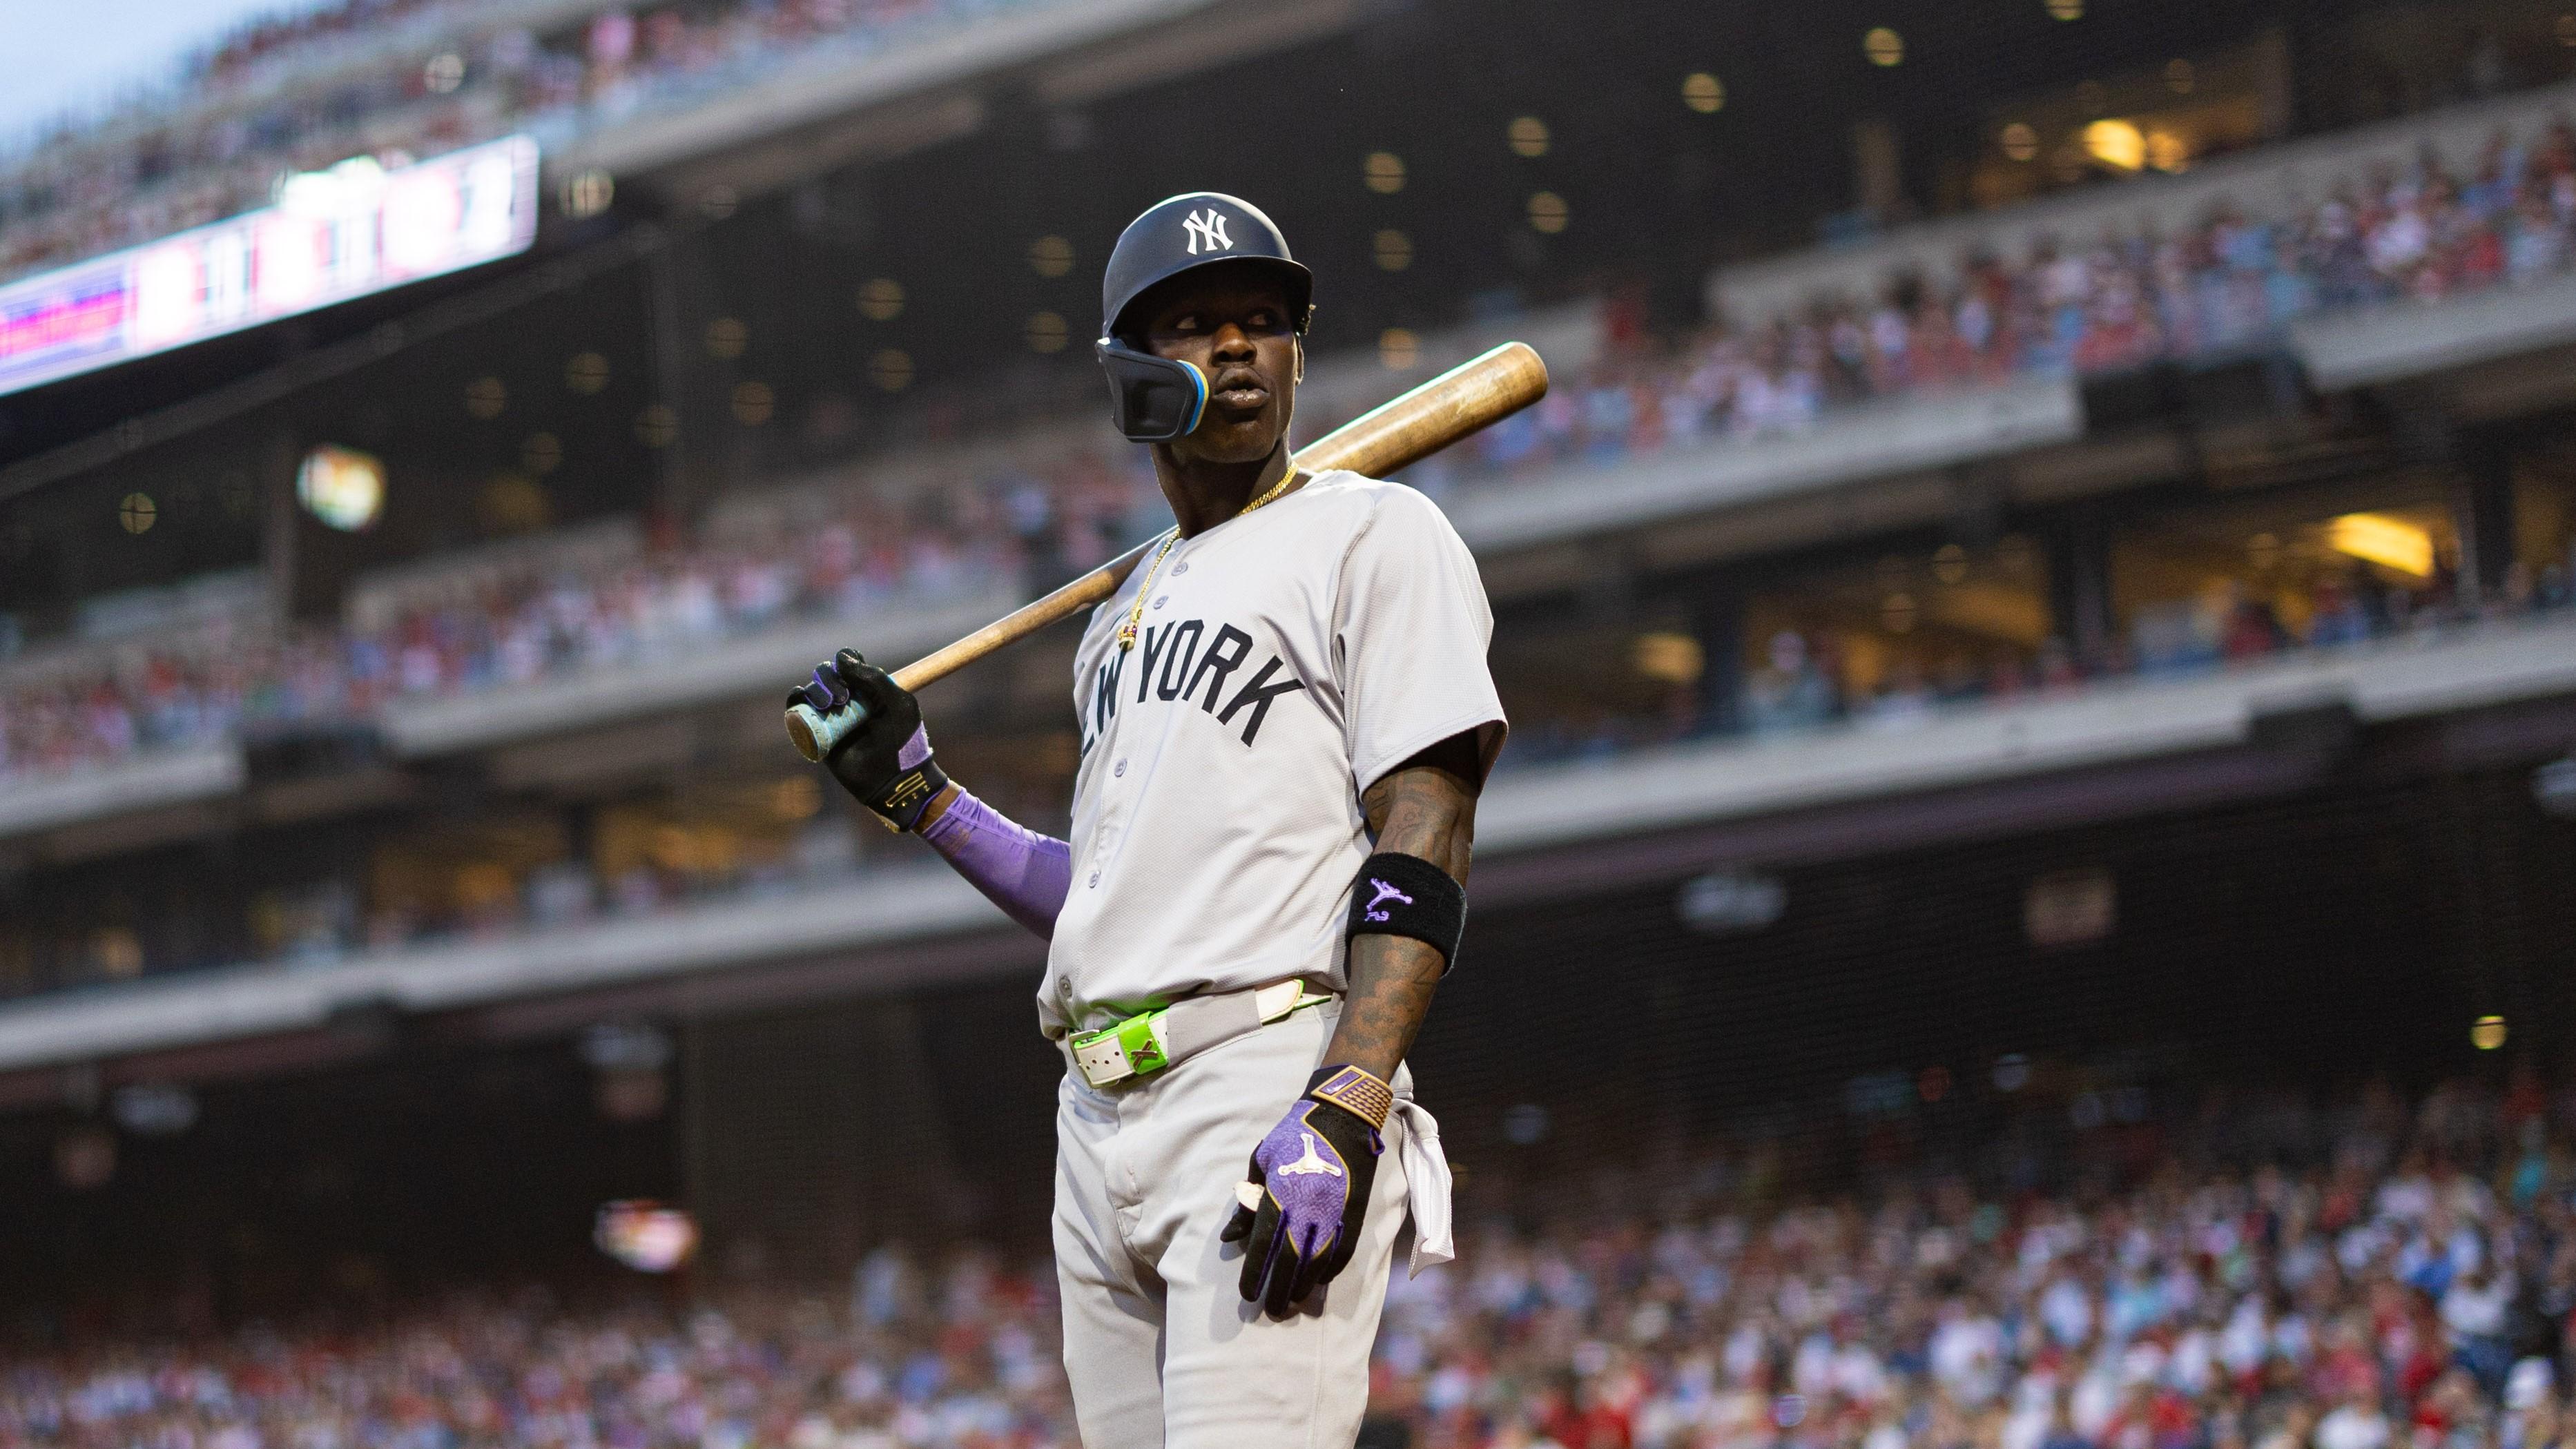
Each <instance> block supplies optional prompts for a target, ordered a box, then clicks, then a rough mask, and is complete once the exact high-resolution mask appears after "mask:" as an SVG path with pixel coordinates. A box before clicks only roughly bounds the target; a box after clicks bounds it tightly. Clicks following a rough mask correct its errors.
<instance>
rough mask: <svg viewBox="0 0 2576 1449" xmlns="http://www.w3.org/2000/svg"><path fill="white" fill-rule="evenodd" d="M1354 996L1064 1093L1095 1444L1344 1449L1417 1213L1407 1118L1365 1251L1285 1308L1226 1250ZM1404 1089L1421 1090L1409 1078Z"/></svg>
mask: <svg viewBox="0 0 2576 1449" xmlns="http://www.w3.org/2000/svg"><path fill="white" fill-rule="evenodd" d="M1339 1014H1340V1004H1339V1003H1338V1002H1336V1003H1333V1004H1331V1005H1326V1006H1319V1007H1313V1008H1310V1009H1308V1010H1305V1011H1300V1012H1298V1013H1296V1014H1295V1015H1293V1016H1290V1017H1288V1018H1286V1019H1285V1020H1281V1021H1276V1022H1273V1023H1271V1024H1270V1025H1268V1026H1265V1027H1263V1028H1261V1029H1260V1030H1258V1031H1255V1032H1253V1033H1251V1034H1250V1035H1248V1036H1241V1037H1237V1038H1235V1039H1234V1040H1233V1041H1230V1042H1227V1043H1225V1044H1223V1045H1222V1046H1217V1047H1212V1048H1210V1049H1208V1050H1207V1051H1204V1052H1201V1053H1200V1054H1198V1055H1197V1056H1194V1057H1191V1058H1190V1059H1189V1060H1187V1061H1184V1062H1182V1063H1181V1064H1180V1065H1178V1066H1176V1067H1171V1068H1169V1069H1167V1070H1165V1071H1163V1072H1161V1073H1158V1074H1156V1075H1154V1076H1151V1077H1147V1078H1145V1079H1144V1080H1143V1081H1141V1082H1135V1083H1120V1084H1117V1085H1115V1086H1111V1087H1108V1088H1097V1087H1093V1086H1091V1085H1090V1084H1089V1083H1087V1082H1085V1081H1083V1080H1082V1078H1081V1076H1080V1074H1078V1073H1075V1072H1072V1071H1068V1072H1066V1074H1065V1079H1064V1085H1063V1087H1062V1088H1061V1089H1060V1090H1059V1091H1058V1093H1057V1107H1056V1173H1055V1262H1056V1282H1057V1286H1058V1287H1059V1288H1060V1289H1061V1291H1062V1296H1063V1299H1064V1367H1065V1373H1066V1375H1067V1377H1068V1378H1069V1379H1070V1380H1071V1382H1072V1385H1073V1407H1074V1418H1075V1420H1076V1421H1077V1423H1078V1424H1079V1425H1080V1427H1081V1430H1082V1442H1083V1443H1084V1445H1086V1446H1088V1449H1347V1446H1348V1445H1349V1444H1350V1443H1351V1441H1352V1439H1354V1438H1355V1437H1357V1435H1358V1433H1359V1424H1360V1414H1361V1411H1362V1410H1363V1409H1365V1408H1366V1407H1367V1405H1368V1361H1369V1351H1370V1349H1371V1347H1372V1346H1373V1345H1374V1344H1375V1343H1376V1341H1377V1323H1378V1314H1379V1313H1380V1311H1381V1310H1383V1309H1384V1308H1385V1306H1386V1278H1387V1271H1388V1268H1389V1265H1390V1264H1391V1262H1392V1261H1393V1258H1394V1253H1395V1239H1396V1233H1397V1231H1398V1230H1399V1229H1400V1228H1401V1227H1402V1226H1403V1223H1404V1217H1405V1199H1406V1183H1405V1173H1404V1168H1403V1166H1402V1164H1401V1163H1400V1161H1399V1160H1398V1151H1399V1147H1400V1145H1401V1141H1402V1133H1403V1132H1404V1130H1405V1129H1404V1123H1403V1119H1402V1116H1401V1114H1398V1115H1396V1116H1390V1117H1389V1118H1388V1119H1387V1124H1386V1131H1385V1137H1386V1151H1385V1153H1384V1154H1383V1155H1382V1156H1380V1157H1379V1158H1378V1163H1377V1182H1376V1184H1375V1186H1374V1188H1373V1189H1372V1190H1371V1193H1370V1196H1369V1210H1368V1216H1367V1219H1366V1221H1365V1222H1364V1223H1363V1224H1362V1226H1361V1235H1360V1245H1359V1250H1358V1252H1356V1253H1355V1254H1353V1255H1352V1258H1351V1261H1350V1263H1349V1264H1348V1265H1347V1266H1345V1267H1344V1268H1343V1269H1342V1272H1341V1276H1339V1277H1337V1278H1335V1279H1334V1280H1333V1281H1332V1282H1331V1283H1330V1284H1329V1285H1327V1286H1326V1287H1325V1288H1324V1289H1323V1290H1322V1291H1321V1292H1319V1293H1317V1294H1315V1295H1314V1296H1313V1297H1311V1298H1310V1299H1309V1300H1308V1301H1307V1303H1306V1304H1305V1305H1304V1306H1303V1309H1302V1311H1300V1312H1298V1313H1296V1314H1293V1315H1291V1316H1290V1317H1289V1318H1288V1319H1286V1320H1285V1321H1275V1320H1272V1319H1270V1318H1267V1317H1264V1316H1263V1315H1262V1314H1261V1312H1260V1310H1259V1308H1258V1307H1257V1306H1256V1305H1254V1304H1250V1303H1246V1302H1244V1301H1243V1294H1242V1291H1241V1288H1240V1284H1241V1281H1242V1273H1243V1249H1242V1247H1241V1245H1239V1244H1234V1243H1220V1242H1218V1241H1217V1232H1218V1230H1219V1229H1221V1228H1223V1227H1224V1226H1225V1222H1226V1219H1227V1218H1228V1217H1230V1216H1232V1214H1233V1212H1234V1206H1235V1195H1234V1189H1235V1184H1237V1183H1239V1182H1242V1181H1243V1180H1244V1173H1245V1168H1246V1165H1247V1164H1248V1162H1249V1161H1250V1159H1251V1156H1252V1149H1253V1146H1254V1144H1256V1143H1258V1142H1259V1141H1260V1140H1261V1137H1262V1134H1264V1133H1266V1132H1268V1131H1269V1130H1270V1129H1271V1128H1272V1127H1273V1126H1275V1125H1276V1124H1277V1123H1278V1121H1279V1114H1281V1113H1282V1112H1285V1111H1287V1110H1288V1108H1289V1106H1290V1104H1292V1103H1294V1102H1295V1101H1296V1100H1297V1096H1298V1094H1299V1093H1300V1092H1303V1091H1304V1090H1305V1087H1306V1079H1307V1077H1308V1076H1310V1075H1311V1074H1312V1073H1313V1072H1314V1069H1315V1068H1316V1066H1317V1065H1318V1064H1320V1063H1321V1061H1322V1060H1323V1053H1324V1046H1325V1043H1326V1042H1327V1041H1328V1040H1329V1039H1330V1038H1331V1036H1332V1030H1333V1023H1334V1022H1335V1021H1336V1020H1337V1019H1338V1017H1339ZM1395 1085H1396V1090H1397V1091H1398V1092H1399V1093H1402V1094H1405V1095H1408V1096H1409V1095H1410V1094H1411V1091H1412V1082H1411V1078H1410V1077H1409V1075H1408V1074H1406V1073H1404V1072H1402V1071H1399V1072H1398V1074H1397V1077H1396V1082H1395Z"/></svg>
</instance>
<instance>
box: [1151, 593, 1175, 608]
mask: <svg viewBox="0 0 2576 1449" xmlns="http://www.w3.org/2000/svg"><path fill="white" fill-rule="evenodd" d="M1171 597H1172V596H1171V595H1169V594H1165V595H1163V596H1162V597H1161V598H1159V599H1156V600H1155V601H1154V607H1155V608H1157V609H1159V608H1161V607H1163V605H1164V604H1166V603H1168V602H1170V601H1171Z"/></svg>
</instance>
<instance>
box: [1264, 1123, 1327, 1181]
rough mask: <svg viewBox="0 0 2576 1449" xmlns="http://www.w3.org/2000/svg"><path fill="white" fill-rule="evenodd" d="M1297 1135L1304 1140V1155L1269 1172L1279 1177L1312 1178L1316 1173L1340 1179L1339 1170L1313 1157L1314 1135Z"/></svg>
mask: <svg viewBox="0 0 2576 1449" xmlns="http://www.w3.org/2000/svg"><path fill="white" fill-rule="evenodd" d="M1297 1135H1298V1136H1300V1137H1302V1138H1304V1139H1306V1155H1305V1156H1303V1157H1300V1158H1298V1159H1297V1160H1296V1161H1294V1162H1283V1163H1281V1164H1280V1165H1278V1166H1277V1167H1274V1168H1272V1169H1270V1170H1271V1171H1273V1172H1275V1173H1278V1174H1279V1175H1280V1176H1281V1177H1313V1176H1314V1175H1315V1174H1317V1173H1330V1174H1332V1175H1333V1176H1335V1177H1340V1176H1341V1175H1342V1170H1341V1169H1340V1168H1338V1167H1335V1166H1334V1165H1333V1164H1331V1163H1329V1162H1326V1161H1325V1160H1324V1159H1323V1158H1321V1157H1318V1156H1316V1155H1315V1134H1314V1133H1312V1132H1300V1133H1298V1134H1297Z"/></svg>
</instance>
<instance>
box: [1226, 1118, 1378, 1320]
mask: <svg viewBox="0 0 2576 1449" xmlns="http://www.w3.org/2000/svg"><path fill="white" fill-rule="evenodd" d="M1344 1070H1345V1069H1343V1068H1340V1067H1324V1068H1321V1069H1319V1070H1318V1071H1317V1072H1316V1073H1315V1077H1314V1081H1313V1082H1312V1083H1309V1084H1308V1090H1309V1091H1312V1090H1313V1089H1314V1087H1315V1086H1317V1085H1320V1084H1322V1083H1324V1082H1325V1081H1326V1080H1327V1079H1328V1078H1331V1077H1333V1076H1334V1075H1335V1074H1336V1073H1340V1072H1343V1071H1344ZM1385 1150H1386V1144H1385V1141H1384V1139H1382V1138H1381V1137H1380V1136H1379V1135H1378V1130H1377V1128H1375V1127H1373V1126H1371V1125H1370V1124H1369V1122H1368V1119H1366V1118H1364V1117H1362V1116H1360V1115H1358V1114H1357V1113H1355V1112H1352V1111H1351V1110H1349V1109H1348V1108H1346V1107H1343V1106H1341V1105H1339V1104H1337V1103H1334V1102H1329V1101H1319V1100H1317V1099H1315V1098H1312V1097H1307V1098H1303V1099H1300V1100H1299V1101H1298V1103H1297V1105H1295V1106H1293V1107H1291V1108H1289V1109H1288V1115H1286V1116H1284V1117H1282V1118H1280V1119H1279V1125H1278V1126H1276V1127H1273V1128H1271V1129H1270V1134H1269V1135H1268V1136H1266V1137H1264V1138H1262V1139H1261V1145H1260V1146H1258V1147H1255V1148H1253V1149H1252V1168H1251V1172H1250V1175H1249V1177H1248V1178H1247V1179H1246V1181H1245V1188H1246V1195H1247V1196H1248V1195H1249V1194H1250V1191H1251V1190H1252V1189H1254V1188H1256V1187H1257V1188H1258V1189H1259V1192H1260V1198H1259V1204H1260V1205H1259V1207H1258V1209H1255V1208H1253V1207H1250V1206H1245V1205H1242V1204H1237V1206H1236V1207H1235V1210H1234V1216H1233V1218H1232V1219H1231V1220H1229V1221H1228V1222H1227V1223H1226V1225H1225V1230H1224V1231H1223V1232H1222V1233H1220V1234H1219V1235H1218V1236H1219V1238H1220V1239H1221V1240H1222V1241H1225V1242H1229V1243H1235V1242H1239V1243H1242V1244H1243V1282H1242V1289H1243V1298H1244V1301H1245V1302H1247V1303H1259V1304H1261V1305H1262V1307H1263V1308H1264V1309H1265V1310H1266V1311H1267V1312H1268V1313H1269V1314H1270V1316H1271V1317H1273V1318H1285V1317H1287V1316H1288V1314H1289V1313H1290V1312H1291V1311H1292V1310H1293V1309H1294V1308H1295V1307H1296V1305H1297V1304H1298V1303H1299V1302H1300V1301H1301V1300H1303V1299H1304V1298H1305V1297H1306V1295H1307V1294H1309V1293H1312V1292H1313V1291H1314V1290H1315V1289H1317V1288H1320V1287H1322V1286H1323V1285H1324V1284H1326V1283H1329V1282H1331V1281H1333V1277H1334V1275H1335V1274H1338V1273H1340V1272H1341V1271H1342V1268H1343V1266H1344V1265H1345V1264H1347V1263H1349V1262H1350V1260H1351V1254H1352V1253H1353V1251H1355V1250H1356V1249H1357V1248H1358V1246H1359V1237H1360V1220H1361V1219H1362V1218H1363V1217H1364V1216H1365V1215H1366V1214H1367V1212H1368V1200H1369V1188H1370V1187H1371V1185H1372V1184H1374V1183H1375V1182H1376V1181H1377V1159H1378V1154H1379V1153H1381V1152H1383V1151H1385Z"/></svg>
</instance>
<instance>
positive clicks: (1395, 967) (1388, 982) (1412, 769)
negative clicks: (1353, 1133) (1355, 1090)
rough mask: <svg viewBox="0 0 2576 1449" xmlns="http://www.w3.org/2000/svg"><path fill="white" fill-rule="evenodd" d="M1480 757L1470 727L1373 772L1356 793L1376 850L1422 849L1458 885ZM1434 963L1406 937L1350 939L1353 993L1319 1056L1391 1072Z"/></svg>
mask: <svg viewBox="0 0 2576 1449" xmlns="http://www.w3.org/2000/svg"><path fill="white" fill-rule="evenodd" d="M1479 763H1480V761H1479V756H1478V752H1477V741H1476V736H1475V735H1474V734H1473V733H1472V732H1471V733H1468V734H1462V735H1453V736H1451V737H1450V738H1448V739H1445V740H1442V741H1441V742H1440V743H1438V744H1436V745H1433V746H1432V747H1431V748H1429V749H1427V750H1424V751H1423V752H1422V753H1420V754H1418V755H1415V756H1414V757H1412V758H1411V759H1409V760H1406V761H1405V762H1404V763H1403V764H1400V765H1398V766H1396V767H1395V768H1394V769H1392V770H1389V771H1387V772H1386V774H1384V775H1383V776H1380V777H1379V778H1378V780H1377V782H1376V783H1375V784H1372V785H1370V786H1369V787H1368V789H1367V790H1366V791H1364V792H1362V794H1361V795H1360V813H1361V815H1362V816H1363V818H1365V819H1366V820H1367V822H1368V829H1369V835H1370V836H1371V838H1373V839H1374V840H1375V841H1376V842H1377V848H1378V849H1380V850H1391V851H1397V852H1400V853H1402V854H1405V855H1411V856H1419V857H1420V858H1422V859H1424V860H1427V861H1429V862H1431V863H1432V864H1433V865H1436V866H1438V867H1440V868H1441V869H1442V870H1445V871H1447V872H1448V873H1449V878H1450V879H1452V880H1454V881H1456V882H1458V883H1459V884H1460V885H1465V884H1466V883H1467V862H1468V857H1469V855H1470V854H1471V853H1472V850H1473V847H1474V844H1475V837H1476V790H1477V785H1476V780H1477V777H1478V775H1479V774H1480V773H1481V772H1480V771H1479V769H1478V765H1479ZM1440 970H1441V962H1440V953H1439V952H1438V951H1436V950H1433V949H1432V948H1431V947H1430V946H1429V945H1428V944H1426V943H1424V942H1421V941H1417V940H1414V939H1413V938H1411V937H1409V936H1378V935H1369V936H1360V937H1357V938H1355V939H1354V940H1352V942H1351V956H1350V972H1349V974H1350V994H1349V996H1348V997H1346V998H1345V999H1344V1000H1343V1002H1342V1019H1341V1022H1340V1024H1339V1025H1337V1026H1336V1027H1335V1028H1334V1029H1333V1041H1332V1045H1331V1046H1330V1047H1329V1048H1327V1049H1326V1051H1325V1053H1324V1060H1326V1061H1328V1062H1347V1063H1349V1064H1350V1065H1352V1066H1356V1067H1359V1068H1361V1069H1362V1070H1365V1071H1369V1072H1373V1073H1375V1074H1376V1075H1378V1076H1380V1077H1392V1076H1394V1075H1395V1068H1396V1065H1397V1063H1399V1062H1402V1061H1403V1060H1404V1054H1405V1053H1406V1052H1408V1051H1410V1050H1412V1048H1413V1038H1414V1036H1415V1034H1416V1033H1418V1032H1420V1031H1421V1030H1422V1018H1423V1017H1424V1016H1425V1015H1427V1014H1428V1013H1429V1012H1430V1010H1431V993H1432V991H1433V990H1434V989H1435V988H1436V987H1437V986H1438V985H1439V983H1440Z"/></svg>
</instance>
